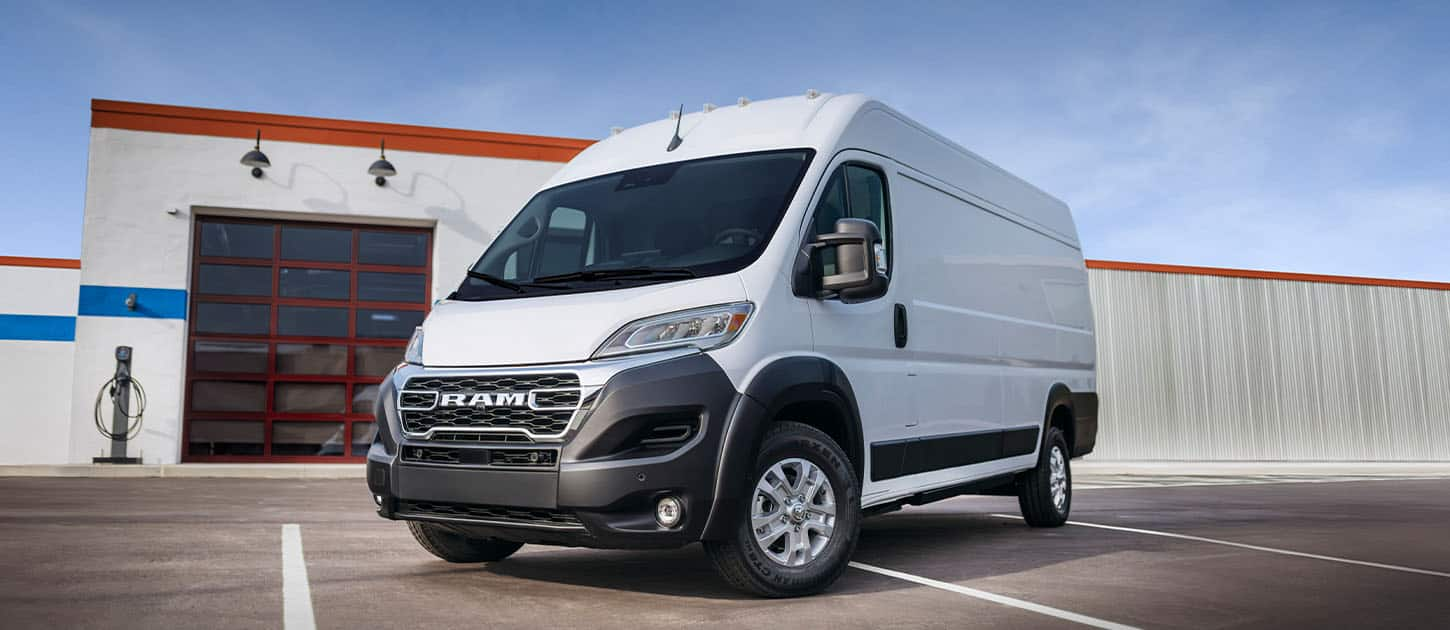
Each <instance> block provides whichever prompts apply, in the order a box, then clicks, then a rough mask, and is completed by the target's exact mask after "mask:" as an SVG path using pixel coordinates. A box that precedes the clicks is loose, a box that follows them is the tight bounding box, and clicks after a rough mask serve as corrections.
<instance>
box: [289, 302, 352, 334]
mask: <svg viewBox="0 0 1450 630" xmlns="http://www.w3.org/2000/svg"><path fill="white" fill-rule="evenodd" d="M277 334H279V335H291V336H296V337H346V336H347V309H345V308H326V307H321V306H278V307H277Z"/></svg>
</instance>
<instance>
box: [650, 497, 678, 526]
mask: <svg viewBox="0 0 1450 630" xmlns="http://www.w3.org/2000/svg"><path fill="white" fill-rule="evenodd" d="M684 515H685V506H684V504H682V503H680V500H679V499H676V498H675V497H665V498H663V499H660V502H659V503H657V504H655V521H658V522H659V524H660V526H661V527H674V526H676V525H679V524H680V518H681V517H683V516H684Z"/></svg>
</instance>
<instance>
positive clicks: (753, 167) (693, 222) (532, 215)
mask: <svg viewBox="0 0 1450 630" xmlns="http://www.w3.org/2000/svg"><path fill="white" fill-rule="evenodd" d="M812 155H814V151H811V150H809V149H798V150H788V151H772V152H768V153H749V154H742V155H731V156H724V157H714V158H705V159H700V160H691V161H687V162H676V163H672V164H661V165H657V166H649V167H644V168H638V169H634V170H629V171H622V172H619V173H613V174H610V175H603V176H600V177H594V178H591V179H586V180H581V181H577V182H571V183H568V184H564V185H562V186H557V187H554V188H550V189H548V190H545V191H543V192H540V193H539V194H537V195H535V196H534V198H533V199H532V200H530V201H529V203H528V205H525V206H524V209H523V210H521V211H519V214H518V216H517V217H514V220H513V221H512V222H510V223H509V225H508V227H506V228H504V230H503V231H502V232H500V233H499V235H498V237H497V238H495V239H494V241H493V244H491V245H489V247H488V249H487V250H486V251H485V252H484V253H483V256H482V257H481V258H479V259H478V262H476V263H474V265H473V267H472V268H471V269H469V271H468V276H467V277H466V278H464V280H463V283H462V284H461V285H459V287H458V291H456V292H455V293H454V294H453V295H452V296H450V297H451V298H452V299H458V300H493V299H507V298H515V297H532V296H537V295H553V294H558V293H575V292H581V291H601V290H606V289H614V288H622V287H629V286H638V285H639V284H643V283H653V282H668V281H673V280H680V279H686V278H696V277H703V276H710V275H718V274H726V273H733V272H735V271H739V270H740V269H743V268H744V267H745V266H746V265H749V264H750V263H752V262H754V261H755V259H756V258H758V257H759V256H760V252H761V251H763V250H764V249H765V246H766V244H767V241H768V240H769V239H770V236H771V234H773V233H774V232H775V228H776V226H777V225H779V223H780V219H781V216H783V215H784V214H785V209H786V206H787V205H788V204H789V203H790V200H791V197H792V196H793V195H794V194H795V190H796V187H797V186H799V185H800V180H801V177H802V176H803V175H804V174H805V171H806V167H807V166H808V165H809V164H810V160H811V157H812Z"/></svg>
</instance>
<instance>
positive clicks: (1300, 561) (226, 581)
mask: <svg viewBox="0 0 1450 630" xmlns="http://www.w3.org/2000/svg"><path fill="white" fill-rule="evenodd" d="M1195 481H1196V482H1195ZM1204 481H1205V480H1203V479H1197V480H1190V481H1188V482H1184V481H1182V480H1173V479H1151V478H1150V479H1145V478H1141V477H1139V478H1127V479H1123V478H1114V479H1097V480H1094V479H1090V478H1088V479H1085V478H1083V477H1081V476H1080V477H1079V478H1078V479H1077V485H1078V492H1077V494H1076V496H1075V498H1074V510H1073V519H1074V522H1076V523H1079V524H1076V525H1069V526H1067V527H1063V528H1061V529H1055V530H1032V529H1028V528H1027V527H1025V526H1024V525H1023V524H1022V523H1021V522H1020V521H1018V520H1016V519H1015V518H1012V517H1011V516H1012V515H1015V514H1016V513H1017V507H1016V503H1015V501H1014V500H1011V499H1003V498H992V497H963V498H958V499H953V500H950V501H945V502H942V503H937V504H934V505H931V506H926V507H919V508H910V509H907V510H904V511H901V512H897V513H894V514H889V515H885V516H881V517H876V518H873V519H868V520H867V521H866V525H865V528H864V531H863V538H862V540H861V543H860V546H859V549H858V551H857V554H856V563H857V564H856V565H855V567H856V568H853V569H850V570H848V571H847V573H846V575H845V576H844V577H843V578H842V579H841V580H840V582H838V583H837V584H836V586H835V587H834V588H832V589H831V590H830V591H828V592H827V593H825V594H823V595H820V596H816V597H812V598H806V599H797V600H784V601H780V600H762V599H754V598H750V597H747V596H744V595H741V594H738V593H736V592H734V591H732V590H729V589H728V588H726V587H725V586H724V585H723V583H722V582H721V581H720V580H719V579H718V578H716V576H715V574H714V572H713V571H712V570H711V567H710V565H709V562H708V561H707V560H706V559H705V557H704V554H703V553H702V552H701V551H700V550H699V548H698V547H697V546H691V547H687V548H684V549H680V550H676V551H664V552H658V551H654V552H634V551H597V550H587V549H558V548H549V547H533V546H529V547H525V548H524V549H523V550H521V551H520V552H519V553H518V554H516V555H514V556H513V557H512V558H510V559H508V560H506V561H504V562H501V563H498V564H495V565H489V566H469V565H450V564H447V563H444V562H442V561H439V560H436V559H434V558H433V557H432V556H430V555H428V554H427V553H426V552H424V551H423V550H422V549H421V548H419V547H418V546H417V545H416V544H415V543H414V542H413V541H412V539H411V538H410V537H409V535H408V533H407V531H406V529H405V528H404V527H403V526H402V525H401V524H398V523H392V522H388V521H383V520H380V519H378V518H376V517H375V516H374V515H373V514H372V506H371V502H370V500H369V497H368V495H367V492H366V489H365V488H364V486H363V483H362V481H361V480H326V481H290V480H258V479H59V478H0V496H4V498H5V500H6V506H5V507H4V508H3V509H0V527H3V536H0V569H3V570H0V626H4V627H8V628H22V627H145V628H168V627H199V626H206V627H216V628H233V627H264V628H275V627H281V626H282V625H283V619H284V600H288V599H289V598H290V601H289V602H288V603H287V604H286V606H287V608H288V610H289V611H290V612H291V613H292V614H293V615H299V614H301V613H305V612H308V611H307V610H306V605H307V604H309V603H310V607H311V611H310V613H311V617H310V618H304V617H297V616H293V617H289V618H288V622H289V624H288V625H289V626H290V625H294V624H297V625H305V622H306V621H311V620H315V623H316V625H317V627H321V628H341V627H349V626H369V627H398V626H410V627H418V628H431V627H501V628H524V627H527V628H538V627H589V628H614V627H620V628H652V627H671V628H674V627H680V626H691V625H730V626H752V627H773V626H778V625H780V624H784V625H785V626H787V627H794V628H823V627H830V628H856V627H871V628H877V627H938V628H967V627H1009V628H1038V627H1071V626H1073V625H1076V624H1077V623H1088V624H1096V625H1101V626H1106V627H1113V626H1112V625H1113V624H1122V625H1126V626H1137V627H1193V628H1207V627H1220V628H1221V627H1365V626H1375V627H1397V628H1411V627H1444V623H1445V619H1446V618H1447V615H1450V536H1447V535H1446V534H1447V532H1450V479H1393V480H1390V479H1375V480H1351V479H1324V478H1314V477H1309V478H1293V479H1274V478H1262V477H1245V478H1223V479H1216V480H1207V482H1204ZM1312 481H1332V483H1306V482H1312ZM288 524H295V525H297V528H296V531H297V532H300V539H301V542H302V545H301V555H300V556H298V560H299V564H300V565H301V566H303V567H305V578H303V580H304V581H303V582H301V584H302V588H301V591H300V595H299V591H298V582H297V580H298V577H297V576H298V573H297V572H298V570H299V567H298V565H294V566H293V567H292V568H290V569H288V571H291V573H290V576H291V577H290V581H289V582H288V583H287V585H286V587H285V590H286V591H288V592H287V594H286V595H284V581H285V580H284V568H283V567H284V560H283V558H284V555H285V553H284V547H286V543H285V542H284V539H285V538H286V537H287V535H286V534H284V532H285V531H286V529H287V527H286V526H287V525H288ZM294 551H295V550H294ZM309 591H310V592H309ZM299 597H300V598H301V599H300V602H299ZM299 620H301V623H299Z"/></svg>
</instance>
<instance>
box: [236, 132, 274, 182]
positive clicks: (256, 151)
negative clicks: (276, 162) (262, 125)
mask: <svg viewBox="0 0 1450 630" xmlns="http://www.w3.org/2000/svg"><path fill="white" fill-rule="evenodd" d="M242 165H243V166H250V167H252V177H261V176H262V169H264V168H267V167H269V166H271V165H272V161H271V160H268V159H267V154H266V153H262V130H261V129H258V130H257V145H256V146H254V147H252V150H251V151H248V152H247V154H246V155H243V156H242Z"/></svg>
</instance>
